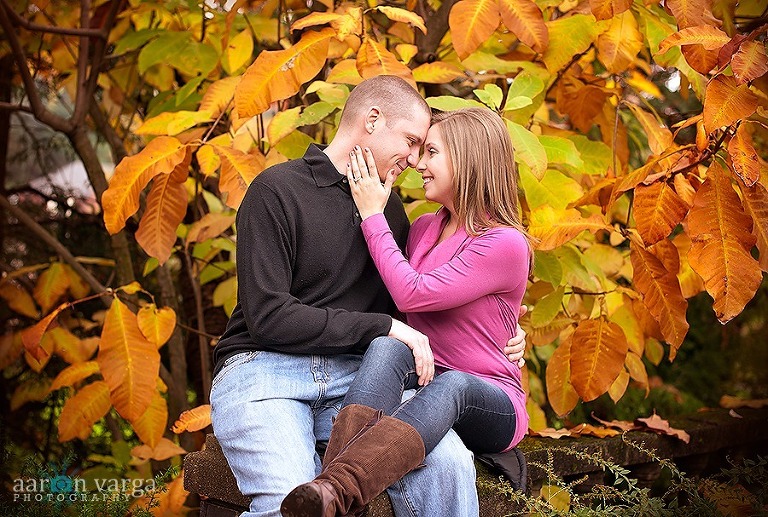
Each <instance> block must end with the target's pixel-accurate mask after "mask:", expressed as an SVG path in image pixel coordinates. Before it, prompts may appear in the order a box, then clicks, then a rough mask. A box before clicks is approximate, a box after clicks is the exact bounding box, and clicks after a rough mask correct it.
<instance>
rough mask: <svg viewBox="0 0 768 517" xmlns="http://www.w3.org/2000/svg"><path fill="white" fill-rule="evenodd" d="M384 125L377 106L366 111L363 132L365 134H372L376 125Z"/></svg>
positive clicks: (382, 116)
mask: <svg viewBox="0 0 768 517" xmlns="http://www.w3.org/2000/svg"><path fill="white" fill-rule="evenodd" d="M383 123H384V115H383V114H382V113H381V108H379V107H378V106H371V107H370V108H369V109H368V113H366V115H365V131H366V132H367V133H369V134H370V133H373V130H374V129H376V126H377V125H381V124H383Z"/></svg>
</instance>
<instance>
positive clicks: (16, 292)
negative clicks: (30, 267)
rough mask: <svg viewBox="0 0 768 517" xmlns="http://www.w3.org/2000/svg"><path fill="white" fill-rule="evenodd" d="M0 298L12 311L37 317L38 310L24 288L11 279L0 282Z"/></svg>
mask: <svg viewBox="0 0 768 517" xmlns="http://www.w3.org/2000/svg"><path fill="white" fill-rule="evenodd" d="M0 298H2V299H3V300H5V302H6V303H7V304H8V307H10V308H11V309H12V310H13V311H15V312H17V313H19V314H21V315H22V316H27V317H29V318H38V317H39V316H40V311H39V310H38V309H37V305H35V301H34V300H33V299H32V296H31V295H30V294H29V292H27V290H26V289H24V288H23V287H21V286H20V285H19V284H17V283H16V282H13V281H8V280H3V281H2V282H0Z"/></svg>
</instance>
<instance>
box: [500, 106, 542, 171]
mask: <svg viewBox="0 0 768 517" xmlns="http://www.w3.org/2000/svg"><path fill="white" fill-rule="evenodd" d="M504 122H505V123H506V125H507V131H508V132H509V137H510V139H511V140H512V145H513V147H514V149H515V161H522V162H524V163H525V164H526V165H528V167H530V169H531V172H532V173H533V175H534V176H536V178H537V179H539V180H540V179H542V178H543V177H544V173H545V172H546V170H547V151H546V149H544V146H543V145H541V141H540V140H539V139H538V138H536V135H534V134H533V133H531V132H530V131H529V130H527V129H526V128H524V127H523V126H521V125H520V124H516V123H514V122H512V121H511V120H505V121H504Z"/></svg>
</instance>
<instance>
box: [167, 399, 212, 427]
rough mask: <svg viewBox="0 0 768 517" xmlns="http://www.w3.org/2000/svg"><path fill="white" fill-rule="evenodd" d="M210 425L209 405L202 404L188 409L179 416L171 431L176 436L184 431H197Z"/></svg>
mask: <svg viewBox="0 0 768 517" xmlns="http://www.w3.org/2000/svg"><path fill="white" fill-rule="evenodd" d="M209 425H211V405H210V404H203V405H202V406H197V407H196V408H192V409H188V410H187V411H184V412H183V413H182V414H181V415H179V418H178V420H176V422H175V423H174V424H173V427H172V428H171V430H172V431H173V432H174V433H176V434H181V433H183V432H184V431H188V432H193V431H199V430H200V429H204V428H206V427H208V426H209Z"/></svg>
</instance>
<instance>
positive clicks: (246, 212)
mask: <svg viewBox="0 0 768 517" xmlns="http://www.w3.org/2000/svg"><path fill="white" fill-rule="evenodd" d="M384 214H385V216H386V217H387V220H388V221H389V224H390V227H391V228H392V232H393V234H394V236H395V240H396V241H397V242H398V244H399V245H400V248H401V249H404V248H405V241H406V237H407V233H408V219H407V217H406V215H405V211H404V210H403V205H402V202H401V201H400V198H399V197H398V196H397V195H396V194H394V193H393V194H392V195H391V196H390V199H389V202H388V204H387V207H386V209H385V212H384ZM360 222H361V221H360V216H359V215H358V213H357V209H356V208H355V204H354V201H353V199H352V195H351V193H350V190H349V185H348V184H347V179H346V177H345V176H343V175H342V174H339V172H338V171H337V170H336V168H335V167H334V166H333V164H332V163H331V161H330V160H329V159H328V157H327V156H326V155H325V154H324V153H323V152H322V150H321V149H320V148H318V147H317V146H315V145H312V146H310V148H309V149H308V150H307V153H306V154H305V155H304V157H303V158H301V159H298V160H291V161H289V162H285V163H281V164H278V165H274V166H272V167H270V168H269V169H267V170H265V171H264V172H262V173H261V174H260V175H258V176H257V177H256V179H254V180H253V182H252V183H251V185H250V186H249V188H248V192H247V193H246V195H245V198H244V199H243V203H242V205H241V206H240V209H239V211H238V213H237V280H238V289H237V294H238V303H237V305H236V306H235V309H234V311H233V312H232V316H231V317H230V319H229V322H228V323H227V328H226V330H225V331H224V335H223V336H222V337H221V339H220V340H219V343H218V344H217V345H216V348H215V350H214V361H215V368H214V375H215V374H216V373H218V372H219V370H220V369H221V366H222V364H223V363H224V361H225V360H226V359H227V358H228V357H231V356H232V355H233V354H236V353H239V352H244V351H251V350H272V351H277V352H283V353H289V354H326V355H327V354H341V353H350V352H351V353H362V352H363V351H364V350H365V348H366V347H367V345H368V343H370V341H371V340H373V339H374V338H376V337H378V336H383V335H386V334H387V333H388V332H389V330H390V326H391V321H392V320H391V318H390V317H389V316H387V314H391V313H392V312H393V310H394V304H393V303H392V300H391V298H390V296H389V294H388V293H387V291H386V288H385V286H384V283H383V282H382V281H381V277H380V276H379V274H378V272H377V271H376V267H375V266H374V264H373V261H372V260H371V258H370V256H369V254H368V248H367V246H366V243H365V239H364V237H363V233H362V231H361V229H360Z"/></svg>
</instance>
